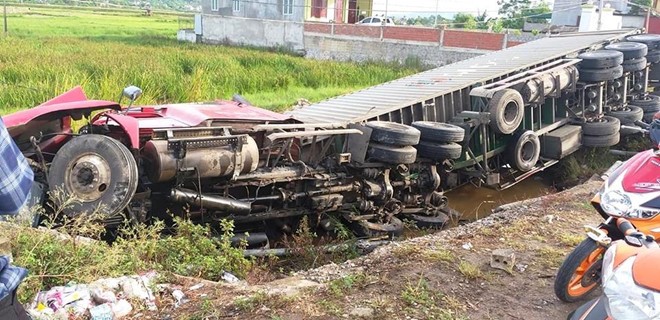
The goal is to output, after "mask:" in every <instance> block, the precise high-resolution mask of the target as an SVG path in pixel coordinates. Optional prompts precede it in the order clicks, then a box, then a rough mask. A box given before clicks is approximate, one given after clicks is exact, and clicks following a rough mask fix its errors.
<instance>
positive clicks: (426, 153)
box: [415, 140, 463, 161]
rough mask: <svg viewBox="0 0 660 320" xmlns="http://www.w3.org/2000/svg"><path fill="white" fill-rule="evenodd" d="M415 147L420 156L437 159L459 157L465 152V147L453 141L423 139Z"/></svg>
mask: <svg viewBox="0 0 660 320" xmlns="http://www.w3.org/2000/svg"><path fill="white" fill-rule="evenodd" d="M415 148H417V154H418V155H419V157H421V158H426V159H429V160H435V161H441V160H446V159H458V158H460V157H461V155H462V153H463V147H462V146H461V145H460V144H457V143H453V142H450V143H438V142H432V141H424V140H422V141H420V142H419V144H418V145H417V146H415Z"/></svg>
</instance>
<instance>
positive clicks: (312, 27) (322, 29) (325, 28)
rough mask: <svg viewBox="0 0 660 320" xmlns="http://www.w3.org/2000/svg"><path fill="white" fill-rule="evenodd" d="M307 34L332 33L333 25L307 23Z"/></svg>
mask: <svg viewBox="0 0 660 320" xmlns="http://www.w3.org/2000/svg"><path fill="white" fill-rule="evenodd" d="M305 32H316V33H332V25H330V24H328V23H309V22H306V23H305Z"/></svg>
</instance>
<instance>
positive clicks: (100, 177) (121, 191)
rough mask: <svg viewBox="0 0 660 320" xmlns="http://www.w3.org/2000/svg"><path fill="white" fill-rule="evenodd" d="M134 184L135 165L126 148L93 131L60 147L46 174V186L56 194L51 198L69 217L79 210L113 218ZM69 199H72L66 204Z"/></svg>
mask: <svg viewBox="0 0 660 320" xmlns="http://www.w3.org/2000/svg"><path fill="white" fill-rule="evenodd" d="M137 184H138V169H137V164H136V162H135V158H133V156H132V155H131V153H130V151H129V150H128V149H127V148H126V147H125V146H124V145H122V144H121V143H119V142H118V141H116V140H115V139H112V138H110V137H107V136H102V135H96V134H90V135H82V136H79V137H75V138H73V139H72V140H71V141H69V142H68V143H66V144H65V145H64V146H62V148H60V150H59V151H58V152H57V154H55V157H54V158H53V162H52V163H51V166H50V171H49V175H48V185H49V188H50V190H51V192H54V193H56V194H55V195H53V194H51V200H52V201H53V202H54V203H55V205H56V206H58V207H62V206H63V207H62V208H60V209H61V210H62V212H63V213H64V214H67V215H69V216H72V217H75V216H78V215H80V214H83V213H87V214H90V213H99V214H101V215H102V216H103V217H104V218H114V217H116V216H117V215H118V214H119V213H121V212H122V211H123V210H124V209H125V207H126V206H127V205H128V203H129V202H130V201H131V198H132V197H133V195H134V194H135V190H136V189H137ZM59 192H61V193H63V194H57V193H59ZM70 199H76V201H75V202H74V203H67V202H66V201H67V200H70ZM65 203H66V205H64V204H65Z"/></svg>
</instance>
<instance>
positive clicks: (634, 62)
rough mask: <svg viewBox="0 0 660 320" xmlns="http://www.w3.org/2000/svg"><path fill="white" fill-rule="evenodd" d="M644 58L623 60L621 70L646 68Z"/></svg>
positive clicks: (629, 70)
mask: <svg viewBox="0 0 660 320" xmlns="http://www.w3.org/2000/svg"><path fill="white" fill-rule="evenodd" d="M646 65H647V62H646V58H637V59H631V60H626V61H624V62H623V63H622V64H621V66H622V67H623V72H635V71H641V70H644V69H646Z"/></svg>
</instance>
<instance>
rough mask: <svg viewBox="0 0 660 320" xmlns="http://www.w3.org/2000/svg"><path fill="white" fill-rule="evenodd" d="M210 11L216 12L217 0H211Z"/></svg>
mask: <svg viewBox="0 0 660 320" xmlns="http://www.w3.org/2000/svg"><path fill="white" fill-rule="evenodd" d="M211 10H212V11H218V0H211Z"/></svg>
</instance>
